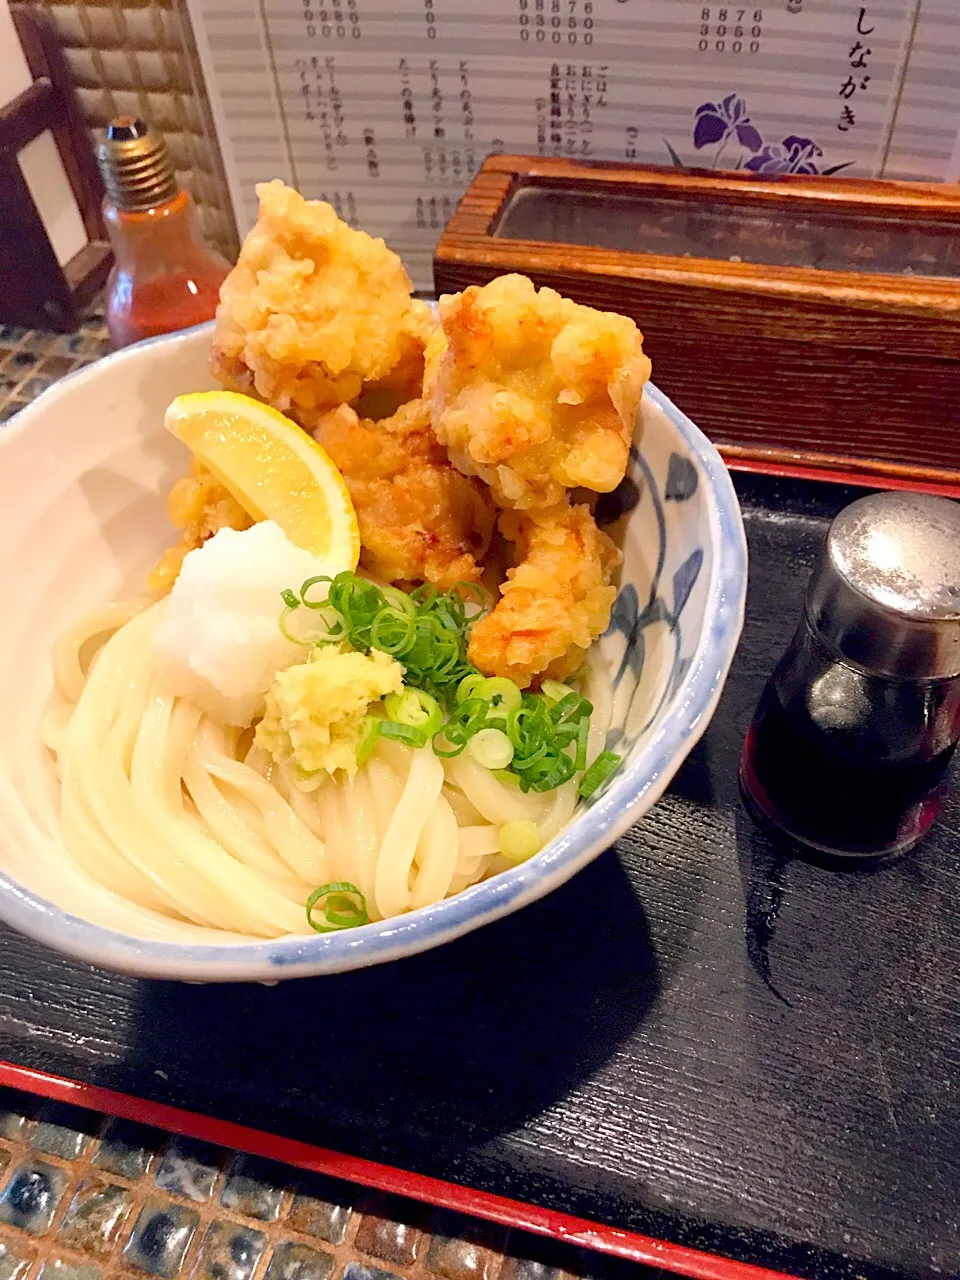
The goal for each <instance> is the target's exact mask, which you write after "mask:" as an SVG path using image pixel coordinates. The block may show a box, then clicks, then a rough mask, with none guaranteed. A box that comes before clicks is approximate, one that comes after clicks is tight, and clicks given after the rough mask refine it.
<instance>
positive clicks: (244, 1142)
mask: <svg viewBox="0 0 960 1280" xmlns="http://www.w3.org/2000/svg"><path fill="white" fill-rule="evenodd" d="M722 452H723V450H722V449H721V453H722ZM724 461H725V462H726V465H727V467H728V469H729V470H731V471H744V472H750V473H754V474H760V475H769V476H778V477H781V478H783V479H791V480H818V481H825V482H827V483H832V484H844V485H857V486H861V487H867V488H872V489H909V490H914V491H916V490H921V491H923V492H926V493H934V494H939V495H942V496H943V497H948V498H960V484H953V483H949V482H948V483H943V484H938V483H936V482H932V483H931V481H930V480H929V479H928V478H926V477H925V478H924V479H923V480H921V481H919V482H918V481H917V480H912V479H909V478H906V477H903V478H901V477H899V476H890V475H883V474H876V473H871V472H868V471H861V470H857V469H855V468H851V469H850V470H849V471H847V470H827V469H825V468H823V467H816V466H810V465H803V464H802V463H801V462H799V461H798V462H797V463H796V464H793V463H784V462H780V461H777V462H773V461H771V460H768V459H762V458H757V459H751V458H744V457H736V458H730V457H727V458H725V459H724ZM0 1085H7V1086H9V1087H10V1088H14V1089H20V1090H22V1091H24V1092H26V1093H32V1094H35V1095H38V1096H40V1097H43V1098H50V1099H53V1100H55V1101H57V1102H67V1103H72V1104H73V1105H75V1106H81V1107H87V1108H89V1109H90V1110H92V1111H100V1112H103V1113H105V1114H107V1115H111V1116H117V1117H119V1118H121V1119H124V1120H134V1121H137V1122H139V1123H141V1124H147V1125H153V1126H154V1127H156V1128H159V1129H165V1130H167V1131H168V1132H171V1133H177V1134H182V1135H183V1136H185V1137H189V1138H196V1139H198V1140H200V1141H203V1142H212V1143H215V1144H217V1145H218V1146H222V1147H229V1148H235V1149H238V1150H241V1151H245V1152H249V1153H250V1154H252V1155H258V1156H263V1157H265V1158H267V1159H269V1160H276V1161H279V1162H281V1163H283V1164H288V1165H293V1166H295V1167H296V1168H298V1169H306V1170H309V1171H310V1172H313V1173H320V1174H325V1175H326V1176H328V1177H332V1178H340V1179H343V1180H344V1181H346V1182H354V1183H359V1184H360V1185H361V1186H365V1187H371V1188H373V1189H374V1190H376V1191H381V1192H386V1193H389V1194H390V1195H397V1196H404V1197H405V1198H407V1199H409V1200H418V1201H421V1202H423V1203H426V1204H431V1205H435V1206H437V1207H438V1208H443V1209H451V1210H455V1211H457V1212H460V1213H466V1214H471V1215H472V1216H473V1217H475V1218H482V1219H485V1220H486V1221H488V1222H496V1223H499V1224H500V1225H502V1226H506V1227H513V1228H514V1229H516V1230H518V1231H527V1232H531V1233H533V1234H535V1235H540V1236H546V1237H547V1238H549V1239H551V1240H558V1241H562V1242H563V1243H564V1244H569V1245H575V1246H579V1247H581V1248H586V1249H593V1250H594V1251H596V1252H598V1253H606V1254H610V1255H612V1256H614V1257H618V1258H625V1259H627V1260H629V1261H631V1262H638V1263H641V1264H643V1265H644V1266H648V1267H655V1268H658V1269H661V1270H665V1271H672V1272H674V1273H675V1274H677V1275H682V1276H690V1277H692V1280H795V1277H792V1276H790V1275H788V1273H786V1272H783V1271H774V1270H771V1269H770V1268H768V1267H760V1266H756V1265H754V1264H753V1263H749V1262H739V1261H737V1260H736V1259H734V1258H726V1257H722V1256H720V1255H718V1254H713V1253H706V1252H705V1251H703V1250H701V1249H692V1248H689V1247H687V1246H686V1245H679V1244H671V1243H670V1242H669V1241H667V1240H658V1239H656V1237H654V1236H645V1235H641V1234H639V1233H638V1232H634V1231H622V1230H620V1229H619V1228H617V1227H611V1226H606V1225H604V1224H603V1223H600V1222H591V1221H590V1220H589V1219H587V1218H576V1217H574V1216H572V1215H571V1214H567V1213H559V1212H557V1211H555V1210H553V1209H542V1208H538V1207H537V1206H536V1205H532V1204H525V1203H523V1202H522V1201H519V1200H511V1199H508V1198H507V1197H506V1196H499V1195H494V1194H492V1193H491V1192H488V1191H477V1190H474V1189H473V1188H471V1187H466V1186H462V1185H459V1184H457V1183H454V1182H444V1181H442V1180H441V1179H439V1178H430V1177H427V1176H425V1175H424V1174H420V1173H412V1172H411V1171H409V1170H406V1169H396V1168H393V1167H392V1166H391V1165H386V1164H379V1163H377V1162H376V1161H375V1160H366V1159H363V1158H362V1157H359V1156H349V1155H344V1154H343V1153H341V1152H339V1151H331V1150H329V1149H327V1148H325V1147H315V1146H312V1145H311V1144H310V1143H307V1142H300V1141H298V1140H297V1139H295V1138H283V1137H279V1136H277V1135H275V1134H270V1133H267V1132H265V1131H264V1130H262V1129H251V1128H249V1127H248V1126H246V1125H242V1124H235V1123H234V1122H233V1121H230V1120H215V1119H213V1118H211V1117H209V1116H204V1115H201V1114H199V1113H198V1112H195V1111H185V1110H183V1109H182V1108H180V1107H173V1106H168V1105H167V1104H165V1103H162V1102H150V1101H148V1100H146V1099H143V1098H137V1097H134V1096H133V1095H131V1094H127V1093H118V1092H117V1091H116V1090H114V1089H106V1088H102V1087H101V1086H99V1085H92V1084H85V1083H83V1082H82V1081H78V1080H69V1079H66V1078H65V1077H63V1076H55V1075H50V1074H48V1073H47V1072H45V1071H35V1070H33V1069H32V1068H29V1067H19V1066H16V1065H15V1064H14V1063H11V1062H2V1061H0Z"/></svg>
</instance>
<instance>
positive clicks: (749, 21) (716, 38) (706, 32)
mask: <svg viewBox="0 0 960 1280" xmlns="http://www.w3.org/2000/svg"><path fill="white" fill-rule="evenodd" d="M762 35H763V10H762V9H733V8H722V9H718V8H713V7H712V6H711V7H710V8H704V9H701V10H700V40H699V43H698V45H697V48H698V49H699V50H700V52H701V53H747V54H749V53H759V52H760V37H761V36H762Z"/></svg>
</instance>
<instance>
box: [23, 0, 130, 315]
mask: <svg viewBox="0 0 960 1280" xmlns="http://www.w3.org/2000/svg"><path fill="white" fill-rule="evenodd" d="M14 24H15V26H16V29H17V34H18V36H19V37H20V42H21V44H22V46H23V52H24V56H25V57H26V59H27V65H28V66H29V68H30V72H31V74H32V75H33V76H34V82H33V84H32V85H31V86H30V88H28V89H25V90H24V91H23V93H21V94H19V95H18V97H16V98H14V100H13V101H12V102H11V103H9V104H8V105H7V106H6V107H4V108H3V109H2V110H0V319H2V320H3V321H4V322H6V323H8V324H17V325H23V326H26V327H28V328H38V329H56V330H60V331H61V332H64V333H70V332H72V331H73V330H74V329H76V328H77V326H78V324H79V320H80V310H81V309H82V308H83V307H85V306H86V305H87V303H88V302H90V300H91V299H92V298H93V296H94V295H95V294H96V293H97V292H98V290H99V289H101V288H102V287H103V284H104V282H105V281H106V278H107V274H108V273H109V270H110V265H111V263H112V261H113V254H112V252H111V250H110V247H109V245H108V244H107V243H106V233H105V229H104V224H103V215H102V212H101V201H102V200H103V184H102V182H101V180H100V174H99V173H98V171H97V166H96V162H95V160H94V157H93V148H92V147H91V144H90V137H89V134H88V132H87V127H86V124H85V122H84V120H83V116H82V113H81V111H80V106H79V104H78V102H77V100H76V95H75V94H74V92H73V88H72V84H71V82H70V76H69V72H68V71H67V69H66V66H65V64H64V62H63V59H62V55H61V54H60V50H59V46H58V43H57V40H56V36H55V35H54V34H53V32H52V31H51V29H50V28H49V26H48V25H47V24H45V23H43V22H42V21H40V20H38V19H36V18H34V17H33V16H32V15H30V14H26V13H16V14H15V15H14ZM48 129H49V130H50V132H51V133H52V135H53V139H54V142H55V143H56V146H57V151H58V152H59V154H60V159H61V160H62V161H63V167H64V170H65V172H66V175H67V179H68V180H69V183H70V187H71V189H72V191H73V195H74V198H75V200H76V202H77V207H78V209H79V212H80V217H81V219H82V221H83V225H84V229H85V231H86V233H87V244H85V245H84V246H83V248H81V249H80V250H79V251H78V252H77V253H76V254H75V255H74V256H73V257H72V258H71V259H70V261H69V262H68V263H66V265H65V266H63V267H61V266H60V264H59V263H58V261H57V258H56V255H55V253H54V251H53V247H52V246H51V244H50V241H49V238H48V236H47V232H46V228H45V227H44V225H43V221H42V219H41V217H40V214H39V212H38V210H37V207H36V205H35V204H34V201H33V196H32V195H31V194H30V188H29V187H28V186H27V183H26V181H25V179H24V177H23V173H22V172H21V169H20V165H19V162H18V159H17V157H18V154H19V152H20V151H22V150H23V148H24V147H25V146H26V145H27V144H28V143H29V142H32V141H33V139H34V138H37V137H39V136H40V134H42V133H44V132H45V131H46V130H48Z"/></svg>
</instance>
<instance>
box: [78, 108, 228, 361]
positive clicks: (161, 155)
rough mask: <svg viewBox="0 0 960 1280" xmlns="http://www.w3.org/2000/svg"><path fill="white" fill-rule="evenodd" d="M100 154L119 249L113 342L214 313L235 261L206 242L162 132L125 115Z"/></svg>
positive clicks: (110, 306) (111, 230)
mask: <svg viewBox="0 0 960 1280" xmlns="http://www.w3.org/2000/svg"><path fill="white" fill-rule="evenodd" d="M98 160H99V164H100V171H101V173H102V175H103V180H104V186H105V187H106V189H107V194H106V197H105V198H104V202H103V214H104V220H105V222H106V225H107V233H108V235H109V236H110V243H111V245H112V247H113V252H114V266H113V270H112V271H111V273H110V279H109V281H108V284H107V306H106V320H107V328H108V329H109V331H110V336H111V338H112V339H113V342H114V345H115V346H117V347H123V346H127V345H128V344H129V343H131V342H139V341H140V339H141V338H151V337H154V336H155V335H157V334H160V333H170V332H172V331H173V330H175V329H187V328H189V327H190V326H191V325H194V324H200V323H202V322H203V321H204V320H210V319H212V318H213V316H214V314H215V313H216V309H217V303H218V301H219V294H220V285H221V284H222V283H223V280H224V277H225V276H226V275H227V272H228V271H229V270H230V267H229V264H228V263H227V262H226V261H224V259H223V258H221V257H220V255H219V254H217V253H215V252H214V251H213V250H211V249H209V248H208V247H207V245H205V244H204V242H203V240H202V238H201V236H200V234H199V231H198V228H197V214H196V208H195V207H194V203H193V201H192V200H191V198H190V195H189V194H188V192H186V191H184V190H183V188H181V186H180V185H179V183H178V182H177V179H176V175H175V174H174V171H173V165H172V163H171V161H170V156H169V153H168V152H167V148H166V145H165V143H164V141H163V139H162V138H161V137H160V136H159V134H157V133H156V132H154V130H153V129H151V128H149V127H148V126H147V125H146V124H145V123H144V122H143V121H142V120H136V119H133V118H132V117H130V116H120V117H118V118H117V119H116V120H113V121H112V122H111V124H110V125H109V127H108V129H107V136H106V140H105V142H104V143H103V144H102V145H101V146H100V148H99V151H98Z"/></svg>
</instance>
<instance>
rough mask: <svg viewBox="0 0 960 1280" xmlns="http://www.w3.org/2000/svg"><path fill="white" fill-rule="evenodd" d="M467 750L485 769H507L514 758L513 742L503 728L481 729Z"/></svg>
mask: <svg viewBox="0 0 960 1280" xmlns="http://www.w3.org/2000/svg"><path fill="white" fill-rule="evenodd" d="M467 751H468V752H469V753H470V755H471V756H473V758H474V760H476V762H477V764H482V765H483V767H484V768H485V769H505V768H506V767H507V765H508V764H509V763H510V761H511V760H512V759H513V743H512V742H511V741H510V739H509V738H508V737H507V735H506V734H505V733H504V732H503V730H502V729H481V730H479V732H477V733H475V734H474V735H473V737H472V738H471V739H470V741H469V742H468V743H467Z"/></svg>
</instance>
